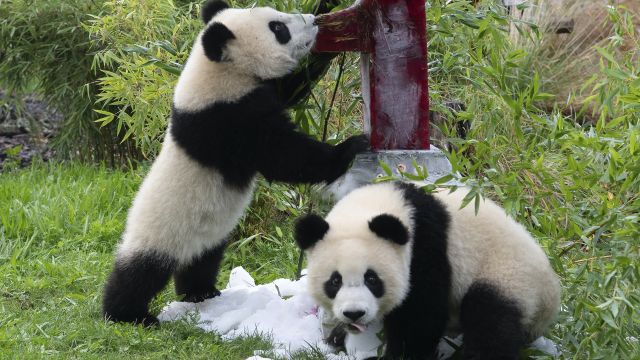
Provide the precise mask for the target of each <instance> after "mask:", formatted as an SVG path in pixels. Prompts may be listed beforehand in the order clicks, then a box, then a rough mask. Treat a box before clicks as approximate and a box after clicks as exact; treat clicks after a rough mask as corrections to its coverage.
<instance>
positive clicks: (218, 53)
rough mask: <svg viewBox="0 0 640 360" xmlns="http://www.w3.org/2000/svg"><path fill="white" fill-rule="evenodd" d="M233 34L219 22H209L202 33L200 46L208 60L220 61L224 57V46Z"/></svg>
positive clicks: (233, 36) (233, 37) (232, 37)
mask: <svg viewBox="0 0 640 360" xmlns="http://www.w3.org/2000/svg"><path fill="white" fill-rule="evenodd" d="M235 38H236V37H235V35H233V33H232V32H231V30H229V29H228V28H227V27H226V26H224V25H222V24H221V23H219V22H215V23H213V24H211V26H209V27H208V28H207V30H205V31H204V34H202V47H203V48H204V53H205V55H207V57H208V58H209V60H211V61H217V62H220V61H222V60H223V59H224V48H225V47H226V46H227V42H228V41H229V40H231V39H235Z"/></svg>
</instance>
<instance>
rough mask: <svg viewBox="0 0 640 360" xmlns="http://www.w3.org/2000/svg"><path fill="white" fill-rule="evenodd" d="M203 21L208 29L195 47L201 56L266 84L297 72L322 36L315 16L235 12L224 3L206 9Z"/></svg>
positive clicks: (217, 0)
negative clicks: (300, 64)
mask: <svg viewBox="0 0 640 360" xmlns="http://www.w3.org/2000/svg"><path fill="white" fill-rule="evenodd" d="M202 20H203V21H204V23H205V27H204V29H203V30H202V32H201V33H200V36H199V37H198V40H197V41H196V44H195V48H199V47H201V49H202V50H203V51H202V52H200V54H201V55H204V56H206V58H208V60H209V61H211V62H214V63H216V64H219V65H221V66H224V67H226V68H227V70H229V71H234V72H238V73H243V74H245V75H250V76H254V77H257V78H259V79H263V80H266V79H273V78H277V77H281V76H283V75H286V74H288V73H289V72H291V71H292V70H293V69H295V68H296V66H297V65H298V63H299V61H300V59H301V58H302V57H304V56H305V55H307V54H308V53H309V52H310V50H311V47H312V46H313V44H314V41H315V37H316V34H317V33H318V27H317V26H316V25H314V20H315V19H314V16H313V15H311V14H287V13H282V12H279V11H276V10H274V9H271V8H267V7H256V8H249V9H235V8H229V6H228V5H227V4H226V3H225V2H223V1H221V0H209V1H208V2H207V3H206V4H204V5H203V8H202ZM195 50H199V49H195ZM196 52H197V51H196Z"/></svg>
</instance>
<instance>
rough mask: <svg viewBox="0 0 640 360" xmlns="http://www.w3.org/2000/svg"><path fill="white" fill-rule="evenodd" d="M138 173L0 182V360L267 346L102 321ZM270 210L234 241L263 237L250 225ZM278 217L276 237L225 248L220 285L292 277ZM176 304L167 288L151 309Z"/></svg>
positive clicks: (240, 353) (16, 176)
mask: <svg viewBox="0 0 640 360" xmlns="http://www.w3.org/2000/svg"><path fill="white" fill-rule="evenodd" d="M144 171H145V169H142V170H138V171H134V172H123V171H118V170H108V169H105V168H102V167H94V166H87V165H79V164H51V165H47V164H35V165H33V166H32V167H30V168H28V169H24V170H19V171H14V172H9V173H4V174H2V175H0V221H1V227H0V238H1V239H0V274H1V275H0V279H1V281H0V282H1V284H2V285H1V286H0V358H23V359H26V358H29V359H30V358H44V357H46V358H49V357H53V358H65V359H67V358H88V359H91V358H98V357H99V358H101V359H112V358H113V359H116V358H122V356H136V357H140V358H172V359H173V358H189V359H191V358H207V359H244V358H246V357H248V356H251V355H253V351H254V350H256V349H267V350H268V349H270V345H269V341H268V338H266V339H265V338H264V337H257V336H256V337H251V338H246V339H240V340H235V341H231V342H222V341H221V340H220V339H219V337H217V336H216V335H214V334H212V333H205V332H203V331H200V330H198V329H197V328H196V327H195V326H193V324H188V323H186V322H173V323H167V324H163V325H162V327H160V328H159V329H152V330H149V329H144V328H142V327H140V326H131V325H123V324H112V323H107V322H105V321H104V320H103V319H102V318H101V315H100V301H101V293H102V287H103V284H104V281H105V278H106V276H107V274H108V272H109V271H110V270H111V266H112V261H113V250H114V248H115V245H116V243H117V241H118V239H119V237H120V234H121V232H122V230H123V224H124V221H125V218H126V212H127V210H128V208H129V204H130V202H131V199H132V196H133V195H134V194H135V191H136V189H137V186H138V184H139V183H140V181H141V176H142V175H143V174H144ZM271 193H272V191H271V188H270V187H264V188H263V191H261V195H260V196H258V197H257V200H256V201H257V202H262V203H266V202H269V201H272V198H271V197H270V194H271ZM273 208H274V207H272V206H266V205H265V206H258V209H264V210H252V211H250V212H249V215H248V219H247V221H245V222H244V223H243V225H242V226H241V230H240V231H238V232H237V233H236V236H234V238H241V239H242V238H243V235H242V229H246V230H247V231H255V232H256V233H265V234H266V233H267V231H266V230H264V229H260V228H259V227H258V226H257V225H251V222H252V221H254V220H255V221H257V220H258V219H259V218H260V217H262V216H264V217H268V216H271V217H272V218H273V216H274V215H268V214H267V212H268V210H267V209H273ZM260 212H262V213H260ZM279 216H280V217H281V219H280V220H282V221H278V223H279V224H280V227H281V228H282V230H279V231H280V232H281V233H282V237H279V236H278V231H277V230H275V226H274V229H273V231H272V232H273V234H274V235H263V236H259V237H254V238H253V239H252V240H250V241H238V242H236V243H234V244H233V245H232V246H231V248H230V250H229V251H228V252H227V254H228V255H227V257H226V260H225V263H224V265H223V271H222V273H221V276H220V279H221V281H222V284H223V283H224V282H225V281H226V279H227V278H228V272H229V270H230V269H231V268H233V267H234V266H238V265H243V266H245V268H247V269H248V270H249V271H251V273H252V275H254V276H255V277H256V280H257V281H259V282H264V281H269V280H271V279H273V278H277V277H282V276H285V277H292V276H293V275H294V273H295V264H296V261H297V250H296V248H295V245H294V244H293V240H292V239H291V238H290V233H291V232H290V230H289V229H288V228H286V226H289V221H288V220H287V219H286V216H283V215H282V214H280V215H279ZM275 219H277V217H276V218H275ZM265 226H268V225H265ZM265 229H266V227H265ZM222 284H221V285H222ZM174 299H175V295H174V294H173V292H172V286H168V287H167V289H166V290H165V291H164V292H163V293H161V294H160V296H159V297H158V298H157V299H156V300H155V301H154V302H153V304H152V311H154V312H158V311H159V310H160V309H161V308H162V306H163V304H165V303H166V302H167V301H171V300H174ZM301 358H313V356H312V355H308V354H307V355H301Z"/></svg>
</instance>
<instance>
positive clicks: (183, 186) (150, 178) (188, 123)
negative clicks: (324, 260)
mask: <svg viewBox="0 0 640 360" xmlns="http://www.w3.org/2000/svg"><path fill="white" fill-rule="evenodd" d="M320 5H321V7H323V8H324V9H325V11H326V10H327V8H326V5H327V4H326V3H324V2H322V3H321V4H320ZM202 15H203V21H204V27H203V30H202V31H201V32H200V33H199V34H198V36H197V37H196V40H195V42H194V44H193V49H192V51H191V53H190V55H189V58H188V60H187V62H186V64H185V66H184V69H183V71H182V74H181V76H180V78H179V80H178V83H177V85H176V88H175V94H174V99H173V104H172V114H171V123H170V124H169V126H168V131H167V133H166V136H165V138H164V142H163V145H162V149H161V151H160V154H159V155H158V157H157V158H156V159H155V161H154V163H153V165H152V166H151V169H150V171H149V173H148V174H147V176H146V178H145V179H144V181H143V183H142V185H141V186H140V189H139V191H138V193H137V195H136V197H135V200H134V201H133V204H132V206H131V209H130V211H129V214H128V218H127V224H126V228H125V231H124V234H123V236H122V241H121V243H120V244H119V246H118V249H117V253H116V261H115V266H114V270H113V272H112V273H111V275H110V277H109V279H108V281H107V285H106V287H105V292H104V298H103V313H104V315H105V317H106V318H108V319H110V320H114V321H126V322H134V323H142V324H145V325H149V324H154V323H157V319H156V318H155V317H154V316H153V315H151V314H149V313H148V304H149V302H150V300H151V299H152V298H153V297H154V296H155V294H157V293H158V292H159V291H161V290H162V289H163V288H164V286H165V285H166V284H167V282H168V281H169V279H170V278H171V277H172V276H173V278H174V280H175V287H176V293H178V294H179V295H184V298H183V300H184V301H192V302H198V301H202V300H204V299H207V298H211V297H213V296H216V295H218V294H219V292H218V291H217V289H216V288H215V283H216V277H217V273H218V269H219V266H220V263H221V261H222V255H223V251H224V247H225V244H226V241H227V236H228V235H229V233H230V232H231V231H232V230H233V228H234V227H235V225H236V224H237V222H238V221H239V219H240V218H241V216H242V215H243V212H244V210H245V208H246V207H247V206H248V205H249V202H250V201H251V195H252V193H253V190H254V186H255V179H256V176H257V174H258V173H261V174H262V175H263V176H264V177H265V178H266V179H267V180H269V181H284V182H289V183H305V182H309V183H320V182H326V183H330V182H332V181H334V180H335V179H336V178H337V177H339V176H340V175H342V174H343V173H344V172H345V171H346V169H347V168H348V166H349V164H350V162H351V161H352V160H353V158H354V157H355V155H356V154H357V153H358V152H361V151H364V150H365V149H366V147H367V141H366V138H364V137H362V136H357V137H351V138H349V139H347V140H346V141H345V142H343V143H341V144H339V145H337V146H331V145H329V144H325V143H321V142H318V141H316V140H315V139H312V138H311V137H309V136H307V135H305V134H302V133H299V132H297V131H296V129H295V126H294V125H293V124H292V123H291V122H290V119H289V117H288V114H287V112H286V109H287V108H288V107H290V106H292V105H293V104H295V103H296V102H298V101H300V100H301V99H303V98H304V96H306V95H307V94H308V93H309V91H310V87H311V85H312V83H313V82H314V81H316V80H317V79H318V78H319V77H320V76H321V75H322V73H323V72H324V70H326V68H327V66H328V65H329V60H330V59H331V57H330V56H322V55H312V56H310V57H309V59H308V62H307V65H306V67H305V68H303V69H301V70H299V71H296V67H297V66H298V64H299V62H300V61H301V60H302V58H303V57H305V56H306V55H308V54H309V52H310V50H311V47H312V45H313V42H314V39H315V36H316V34H317V32H318V29H317V26H316V25H314V24H313V21H314V15H311V14H286V13H282V12H278V11H276V10H274V9H271V8H251V9H231V8H229V7H228V5H227V4H226V3H224V2H222V1H219V0H211V1H209V2H207V3H206V4H205V5H204V6H203V13H202Z"/></svg>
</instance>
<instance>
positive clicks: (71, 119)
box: [0, 0, 135, 164]
mask: <svg viewBox="0 0 640 360" xmlns="http://www.w3.org/2000/svg"><path fill="white" fill-rule="evenodd" d="M101 3H102V2H101V1H97V2H96V1H84V0H70V1H53V0H48V1H32V0H4V1H2V3H1V4H0V44H2V49H0V86H3V87H6V88H7V89H8V90H9V92H10V93H12V92H16V93H18V94H24V93H25V92H28V91H30V90H33V88H34V87H35V90H36V91H37V92H38V93H40V94H41V95H42V96H43V97H44V98H45V99H47V100H48V101H49V102H50V103H51V104H52V105H54V106H55V107H56V108H57V109H59V110H60V111H62V113H63V114H64V116H65V123H64V126H63V129H62V133H61V135H60V136H59V137H58V138H57V145H58V149H59V154H62V155H63V156H65V157H75V158H80V159H84V160H90V161H95V160H109V161H111V163H112V164H113V163H115V162H116V161H118V158H122V157H124V156H134V157H135V149H132V148H131V147H130V144H128V143H124V144H121V143H119V142H117V141H116V138H115V128H114V127H107V128H104V129H100V128H99V127H98V125H97V124H96V123H95V122H94V120H95V118H96V117H95V114H94V111H93V108H94V101H95V94H96V92H97V88H96V86H95V84H94V81H95V79H96V77H95V73H94V72H92V70H91V63H92V58H91V56H90V50H89V41H90V38H89V34H88V33H87V32H86V31H85V30H84V28H83V26H82V24H83V23H84V22H85V21H87V20H88V19H89V18H90V15H89V14H95V13H97V12H98V11H99V9H100V4H101Z"/></svg>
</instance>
